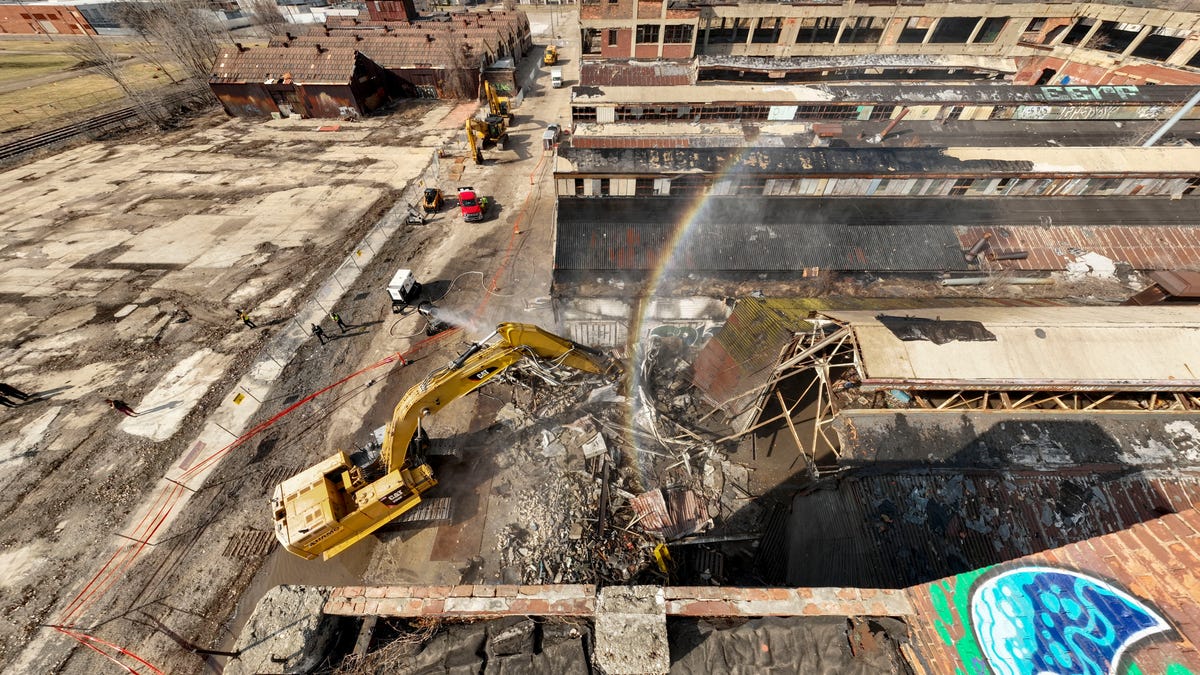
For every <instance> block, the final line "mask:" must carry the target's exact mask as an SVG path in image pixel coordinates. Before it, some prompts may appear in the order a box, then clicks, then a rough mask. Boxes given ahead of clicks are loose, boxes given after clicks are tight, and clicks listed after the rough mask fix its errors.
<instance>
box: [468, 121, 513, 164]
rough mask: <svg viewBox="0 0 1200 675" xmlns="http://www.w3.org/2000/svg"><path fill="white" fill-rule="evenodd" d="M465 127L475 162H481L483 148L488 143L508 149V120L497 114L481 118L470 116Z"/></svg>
mask: <svg viewBox="0 0 1200 675" xmlns="http://www.w3.org/2000/svg"><path fill="white" fill-rule="evenodd" d="M466 129H467V145H468V146H469V147H470V149H471V159H473V160H474V161H475V163H476V164H483V148H484V146H485V145H487V144H489V143H494V144H495V145H497V146H498V147H499V148H500V149H501V150H507V149H508V120H506V119H504V118H503V117H500V116H499V115H488V116H487V117H485V118H483V119H476V118H474V117H471V118H469V119H467V124H466Z"/></svg>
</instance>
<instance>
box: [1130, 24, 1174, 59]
mask: <svg viewBox="0 0 1200 675" xmlns="http://www.w3.org/2000/svg"><path fill="white" fill-rule="evenodd" d="M1187 34H1188V32H1187V31H1185V30H1178V29H1175V28H1161V27H1160V28H1155V29H1154V30H1152V31H1150V34H1149V35H1147V36H1146V39H1145V40H1142V43H1141V44H1140V45H1138V46H1137V47H1136V48H1134V50H1133V51H1132V52H1131V54H1132V55H1133V56H1136V57H1138V58H1140V59H1151V60H1153V61H1166V60H1167V59H1169V58H1171V55H1172V54H1174V53H1175V50H1176V49H1178V48H1179V45H1181V44H1183V39H1184V38H1186V37H1187Z"/></svg>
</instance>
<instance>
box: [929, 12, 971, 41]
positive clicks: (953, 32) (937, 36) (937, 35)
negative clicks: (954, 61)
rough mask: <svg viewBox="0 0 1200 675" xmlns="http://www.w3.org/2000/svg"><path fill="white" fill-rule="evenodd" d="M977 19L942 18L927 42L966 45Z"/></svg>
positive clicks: (969, 17) (965, 17)
mask: <svg viewBox="0 0 1200 675" xmlns="http://www.w3.org/2000/svg"><path fill="white" fill-rule="evenodd" d="M979 19H980V17H977V16H943V17H942V18H941V19H939V20H938V22H937V25H936V26H934V28H933V36H932V37H930V38H929V41H930V42H937V43H940V44H966V43H967V38H969V37H971V33H972V32H973V31H974V30H975V25H976V24H978V23H979Z"/></svg>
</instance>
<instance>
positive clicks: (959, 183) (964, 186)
mask: <svg viewBox="0 0 1200 675" xmlns="http://www.w3.org/2000/svg"><path fill="white" fill-rule="evenodd" d="M974 184H975V179H974V178H959V179H958V180H956V181H954V187H952V188H950V194H951V195H952V196H960V195H965V194H967V190H969V189H970V188H971V186H972V185H974Z"/></svg>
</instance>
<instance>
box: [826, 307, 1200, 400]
mask: <svg viewBox="0 0 1200 675" xmlns="http://www.w3.org/2000/svg"><path fill="white" fill-rule="evenodd" d="M823 314H824V315H825V316H827V317H829V318H831V319H834V320H836V321H839V322H842V323H845V324H849V325H850V327H851V329H852V331H853V333H854V338H855V340H856V342H857V344H858V350H859V355H860V359H861V367H862V370H863V386H866V387H870V386H872V385H876V386H904V387H905V388H911V389H932V388H944V387H946V386H961V385H971V386H981V385H986V386H993V387H998V388H1021V387H1025V386H1036V387H1038V388H1053V387H1055V386H1056V385H1057V386H1062V387H1065V388H1067V387H1086V386H1096V387H1100V386H1103V387H1105V388H1107V389H1140V388H1151V387H1153V388H1161V389H1200V312H1197V311H1196V309H1195V308H1194V307H1053V308H1045V307H1005V308H941V309H921V310H907V311H901V312H881V311H835V312H823Z"/></svg>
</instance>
